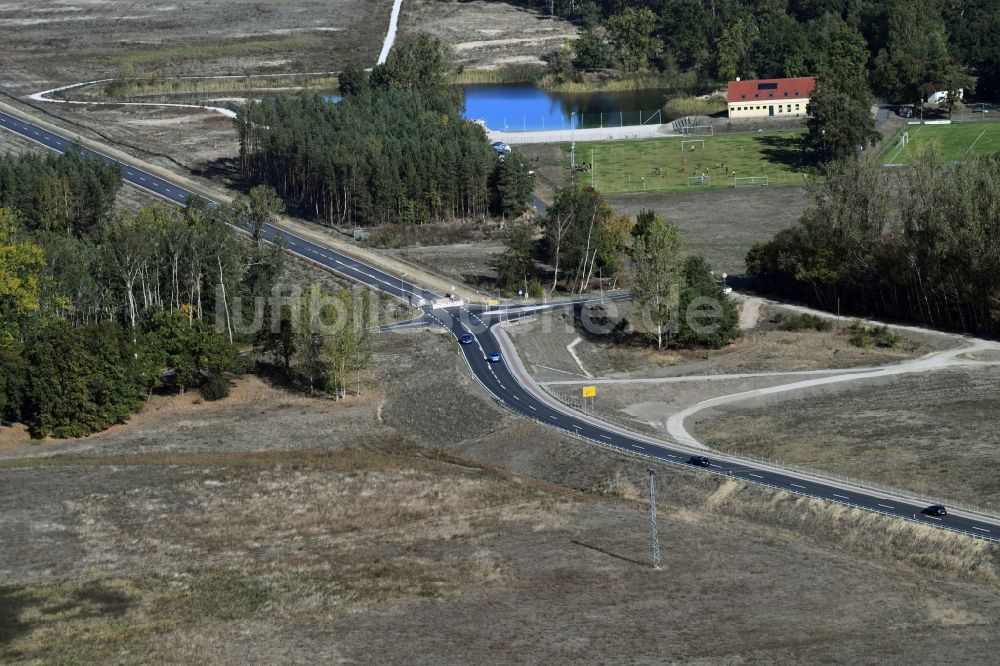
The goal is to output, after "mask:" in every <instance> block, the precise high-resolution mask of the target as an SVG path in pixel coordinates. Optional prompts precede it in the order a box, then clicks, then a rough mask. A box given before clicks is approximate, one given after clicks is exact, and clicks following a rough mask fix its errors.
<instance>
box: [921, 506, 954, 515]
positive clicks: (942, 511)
mask: <svg viewBox="0 0 1000 666" xmlns="http://www.w3.org/2000/svg"><path fill="white" fill-rule="evenodd" d="M920 513H922V514H924V515H925V516H939V517H940V516H947V515H948V509H946V508H944V507H943V506H942V505H940V504H931V505H930V506H929V507H927V508H926V509H924V510H923V511H921V512H920Z"/></svg>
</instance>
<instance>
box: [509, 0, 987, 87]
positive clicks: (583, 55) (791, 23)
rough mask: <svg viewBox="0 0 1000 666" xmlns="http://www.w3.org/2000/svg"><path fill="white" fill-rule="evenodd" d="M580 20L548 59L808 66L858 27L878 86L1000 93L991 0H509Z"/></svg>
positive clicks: (738, 71) (783, 71)
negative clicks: (572, 36)
mask: <svg viewBox="0 0 1000 666" xmlns="http://www.w3.org/2000/svg"><path fill="white" fill-rule="evenodd" d="M511 2H512V4H516V5H522V6H528V7H533V8H535V9H538V10H539V11H542V12H547V13H550V14H553V15H556V16H560V17H563V18H568V19H570V20H573V21H575V22H577V23H578V24H580V26H581V27H582V29H583V33H582V35H581V36H580V37H579V38H578V39H577V40H575V41H573V42H572V43H571V44H570V45H569V47H568V52H566V53H560V54H557V55H556V56H555V57H553V58H552V66H553V69H554V70H555V71H556V72H557V73H559V74H561V75H562V76H566V75H572V71H571V70H569V71H568V70H567V63H572V64H573V65H574V66H575V68H576V69H577V70H594V69H602V68H608V67H613V68H616V69H618V70H620V71H625V72H629V71H638V70H654V71H660V72H664V73H667V74H677V73H680V72H690V73H692V74H694V75H695V76H696V77H697V78H698V79H700V80H701V81H705V82H708V81H713V82H720V81H721V82H724V81H729V80H733V79H734V78H736V77H737V76H739V77H742V78H744V79H747V78H770V77H786V76H807V75H814V74H816V73H818V72H820V71H822V70H824V69H825V68H826V66H827V59H828V54H830V53H831V52H832V50H833V47H834V46H835V45H836V44H837V42H838V40H839V39H840V37H841V36H842V35H844V34H845V33H853V34H855V35H858V36H859V38H860V40H861V42H862V44H863V46H864V49H865V51H866V53H867V55H868V58H866V59H865V60H866V68H867V71H868V72H869V73H870V74H871V81H872V87H873V91H874V93H875V94H876V95H879V96H880V97H882V98H884V99H887V100H889V101H894V102H916V101H918V99H919V96H920V92H921V86H923V85H924V84H926V83H929V82H933V83H936V84H937V85H938V86H940V87H944V88H947V89H949V90H950V89H953V88H954V87H959V86H962V85H963V84H964V85H965V87H968V86H969V84H970V83H972V81H973V79H976V80H977V84H976V91H977V92H978V94H979V95H980V96H982V97H984V98H986V99H990V100H996V99H998V98H1000V40H997V39H996V35H997V34H1000V3H997V2H995V0H926V1H923V2H915V1H914V0H711V1H706V0H629V1H628V2H623V1H621V0H613V1H612V0H596V1H591V0H584V1H580V0H511Z"/></svg>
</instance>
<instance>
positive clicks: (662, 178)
mask: <svg viewBox="0 0 1000 666" xmlns="http://www.w3.org/2000/svg"><path fill="white" fill-rule="evenodd" d="M803 134H804V133H803V132H801V131H796V132H760V133H756V134H737V135H723V136H704V137H670V138H663V139H645V140H640V141H636V140H632V141H601V142H594V143H577V144H576V163H577V164H578V165H580V164H583V163H586V164H588V165H591V169H590V170H589V171H580V172H578V177H579V178H580V182H581V183H582V184H584V185H593V186H594V187H595V188H597V189H598V190H600V191H601V192H604V193H606V194H612V193H616V192H642V191H643V190H646V191H664V190H685V191H693V190H698V189H706V188H720V187H729V188H732V187H735V186H736V185H741V186H742V185H751V184H755V185H764V184H767V185H779V184H783V183H801V182H803V181H805V179H806V175H805V173H806V171H807V170H808V169H809V167H810V166H811V165H812V163H813V162H812V157H811V156H810V155H809V154H808V153H807V152H806V151H805V150H803V149H802V147H801V142H802V137H803ZM565 150H566V159H567V161H568V160H569V156H570V155H569V150H570V149H569V145H566V148H565ZM750 177H753V181H750V180H748V179H749V178H750Z"/></svg>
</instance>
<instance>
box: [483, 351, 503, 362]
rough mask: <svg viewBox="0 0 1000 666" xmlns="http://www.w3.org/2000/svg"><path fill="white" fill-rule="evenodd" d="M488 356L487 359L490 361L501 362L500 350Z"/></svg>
mask: <svg viewBox="0 0 1000 666" xmlns="http://www.w3.org/2000/svg"><path fill="white" fill-rule="evenodd" d="M486 358H487V360H488V361H489V362H490V363H499V362H500V352H493V353H492V354H490V355H489V356H487V357H486Z"/></svg>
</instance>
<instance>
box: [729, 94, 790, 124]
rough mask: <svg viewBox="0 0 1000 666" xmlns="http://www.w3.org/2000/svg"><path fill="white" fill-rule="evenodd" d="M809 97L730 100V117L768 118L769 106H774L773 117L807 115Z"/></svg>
mask: <svg viewBox="0 0 1000 666" xmlns="http://www.w3.org/2000/svg"><path fill="white" fill-rule="evenodd" d="M808 105H809V98H808V97H803V98H800V99H768V100H760V99H757V100H746V101H741V102H729V117H730V118H734V119H736V118H768V117H771V115H772V114H771V112H770V110H769V107H774V114H773V117H775V118H795V117H798V116H804V115H806V107H807V106H808Z"/></svg>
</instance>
